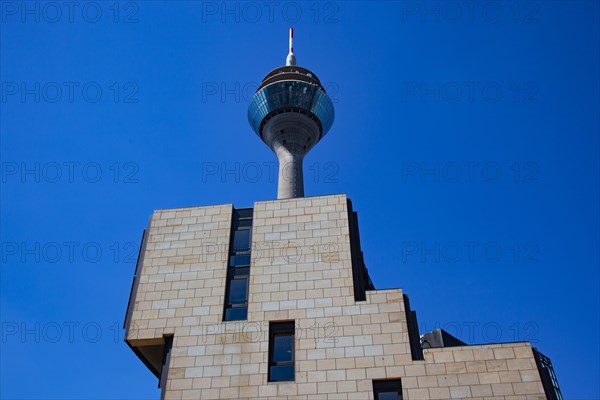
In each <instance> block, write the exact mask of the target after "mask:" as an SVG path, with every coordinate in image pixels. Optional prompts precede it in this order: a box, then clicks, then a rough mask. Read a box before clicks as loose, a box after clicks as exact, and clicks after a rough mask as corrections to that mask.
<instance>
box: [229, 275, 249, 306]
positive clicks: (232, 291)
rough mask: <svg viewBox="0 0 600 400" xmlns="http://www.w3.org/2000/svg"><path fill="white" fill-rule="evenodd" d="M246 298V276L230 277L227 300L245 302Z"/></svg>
mask: <svg viewBox="0 0 600 400" xmlns="http://www.w3.org/2000/svg"><path fill="white" fill-rule="evenodd" d="M247 300H248V278H241V279H232V280H231V284H230V286H229V302H230V303H245V302H246V301H247Z"/></svg>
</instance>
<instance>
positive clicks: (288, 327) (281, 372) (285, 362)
mask: <svg viewBox="0 0 600 400" xmlns="http://www.w3.org/2000/svg"><path fill="white" fill-rule="evenodd" d="M294 329H295V328H294V321H291V322H271V323H270V324H269V382H282V381H293V380H294V358H295V351H294V343H295V331H294Z"/></svg>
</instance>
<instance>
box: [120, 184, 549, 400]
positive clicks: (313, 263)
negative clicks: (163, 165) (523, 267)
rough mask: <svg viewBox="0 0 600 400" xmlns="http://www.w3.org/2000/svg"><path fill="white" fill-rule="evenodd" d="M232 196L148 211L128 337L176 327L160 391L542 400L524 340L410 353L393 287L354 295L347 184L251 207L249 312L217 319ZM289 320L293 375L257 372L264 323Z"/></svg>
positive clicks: (261, 364)
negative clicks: (343, 190)
mask: <svg viewBox="0 0 600 400" xmlns="http://www.w3.org/2000/svg"><path fill="white" fill-rule="evenodd" d="M232 212H233V206H232V205H230V204H229V205H217V206H208V207H191V208H180V209H172V210H159V211H156V212H155V213H154V214H153V215H152V218H151V220H150V224H149V228H148V230H147V232H146V243H145V248H143V251H142V252H143V254H141V255H140V265H139V267H138V268H139V271H138V282H137V284H136V285H134V291H133V293H132V299H131V304H130V308H131V317H130V318H128V321H127V335H126V340H127V342H128V343H129V345H130V346H132V347H134V348H137V349H144V348H149V347H147V346H156V345H160V344H161V343H164V337H165V336H169V335H173V344H172V349H171V353H170V358H169V359H168V370H167V377H166V385H165V387H164V389H163V396H164V398H166V399H284V398H288V399H338V400H342V399H343V400H346V399H374V394H373V380H379V379H392V378H394V379H401V383H402V394H403V398H404V399H410V400H417V399H456V398H469V399H482V400H483V399H486V400H492V399H505V400H534V399H535V400H542V399H546V396H545V394H544V389H543V386H542V383H541V379H540V375H539V373H538V370H537V367H536V363H535V359H534V356H533V353H532V348H531V346H530V344H529V343H527V342H519V343H507V344H494V345H477V346H461V347H451V348H437V349H426V350H424V360H413V358H412V357H411V350H410V344H409V335H408V331H407V321H406V314H405V309H404V303H403V300H402V299H403V295H402V290H400V289H387V290H373V291H367V293H366V300H365V301H355V298H354V288H353V277H352V271H353V270H352V258H351V245H350V231H349V229H350V228H349V217H348V202H347V199H346V196H345V195H331V196H320V197H306V198H296V199H289V200H275V201H261V202H256V203H255V204H254V211H253V225H252V253H251V268H250V280H249V286H248V319H247V320H245V321H223V315H224V314H223V312H224V302H225V286H226V279H227V267H228V264H227V263H228V256H229V246H230V235H231V223H232ZM273 321H294V323H295V327H296V328H295V343H294V353H295V354H294V359H295V379H294V381H291V382H268V368H269V360H268V357H269V355H268V354H269V332H268V330H269V322H273Z"/></svg>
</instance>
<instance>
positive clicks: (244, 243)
mask: <svg viewBox="0 0 600 400" xmlns="http://www.w3.org/2000/svg"><path fill="white" fill-rule="evenodd" d="M250 232H251V231H250V229H242V230H239V231H235V232H234V233H233V251H247V250H250Z"/></svg>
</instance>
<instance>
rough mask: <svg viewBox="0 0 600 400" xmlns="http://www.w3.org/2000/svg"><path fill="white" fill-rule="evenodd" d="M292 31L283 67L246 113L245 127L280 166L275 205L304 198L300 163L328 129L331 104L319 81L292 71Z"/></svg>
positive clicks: (266, 80)
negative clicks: (252, 131) (247, 127)
mask: <svg viewBox="0 0 600 400" xmlns="http://www.w3.org/2000/svg"><path fill="white" fill-rule="evenodd" d="M293 38H294V28H290V44H289V53H288V55H287V58H286V63H285V66H284V67H279V68H277V69H274V70H273V71H271V72H269V73H268V74H267V76H265V78H264V79H263V80H262V83H261V84H260V86H259V87H258V89H257V90H256V93H255V94H254V96H253V97H252V100H251V101H250V106H249V107H248V121H249V122H250V126H252V129H253V130H254V132H256V134H257V135H258V136H259V137H260V138H261V139H262V141H263V142H265V143H266V144H267V146H269V147H270V148H271V150H273V152H275V154H276V155H277V158H278V160H279V177H278V187H277V199H289V198H294V197H303V196H304V179H303V173H302V161H303V159H304V156H305V155H306V154H307V153H308V152H309V151H310V149H312V148H313V147H314V146H315V145H316V144H317V143H318V142H319V141H320V140H321V139H322V138H323V136H325V134H326V133H327V131H329V129H330V128H331V125H332V124H333V119H334V110H333V103H332V102H331V99H329V96H327V93H326V91H325V89H324V88H323V85H321V81H319V78H317V76H316V75H315V74H314V73H313V72H311V71H310V70H308V69H306V68H302V67H299V66H297V65H296V56H295V55H294V49H293V43H292V41H293Z"/></svg>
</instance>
